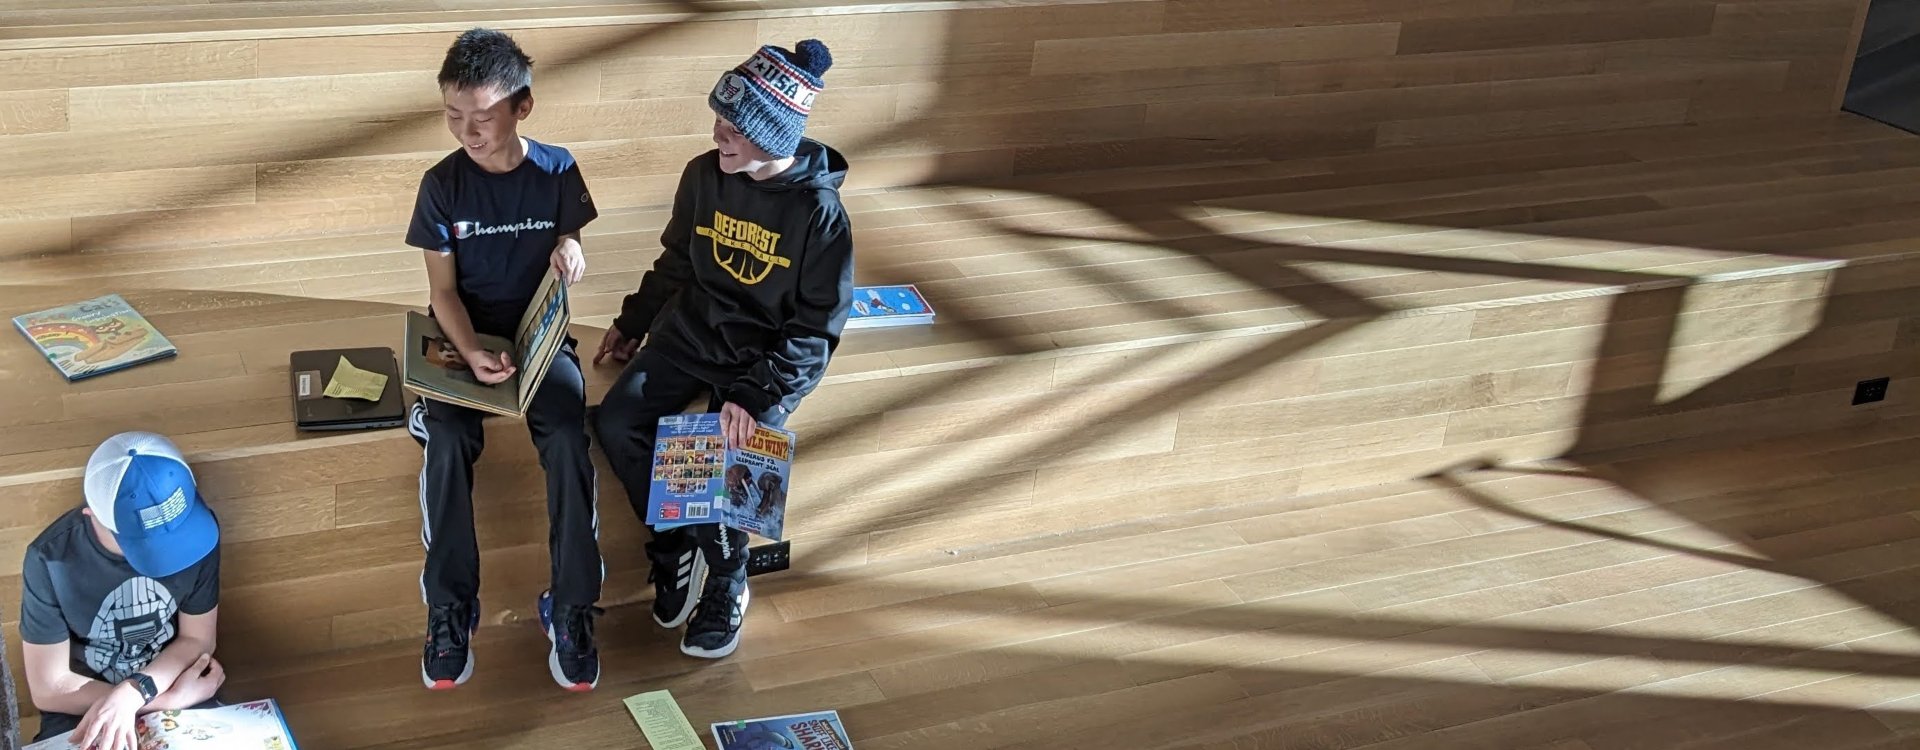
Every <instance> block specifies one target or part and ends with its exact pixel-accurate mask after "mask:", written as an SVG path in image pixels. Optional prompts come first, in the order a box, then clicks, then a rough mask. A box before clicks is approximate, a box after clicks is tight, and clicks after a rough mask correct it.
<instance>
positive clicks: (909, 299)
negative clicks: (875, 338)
mask: <svg viewBox="0 0 1920 750" xmlns="http://www.w3.org/2000/svg"><path fill="white" fill-rule="evenodd" d="M932 322H933V306H932V305H929V304H927V298H926V297H925V296H924V295H922V294H920V288H919V287H916V286H914V285H912V284H907V285H905V286H862V287H854V289H853V310H851V311H849V312H848V313H847V328H849V329H852V328H890V327H893V326H911V325H921V324H925V323H932Z"/></svg>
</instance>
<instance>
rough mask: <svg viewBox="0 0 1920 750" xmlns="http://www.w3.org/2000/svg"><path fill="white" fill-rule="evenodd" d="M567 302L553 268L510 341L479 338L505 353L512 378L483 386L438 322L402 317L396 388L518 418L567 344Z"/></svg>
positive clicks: (569, 314) (488, 347)
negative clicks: (404, 328) (403, 333)
mask: <svg viewBox="0 0 1920 750" xmlns="http://www.w3.org/2000/svg"><path fill="white" fill-rule="evenodd" d="M572 316H573V313H572V310H571V308H569V307H568V304H567V286H566V285H565V284H562V283H560V278H559V277H558V276H556V275H554V273H553V270H552V269H548V270H547V275H546V278H544V279H542V280H541V281H540V288H539V289H537V290H535V291H534V294H533V303H532V304H530V305H528V306H527V310H526V312H524V313H522V314H521V315H520V325H519V326H518V327H517V328H515V329H514V330H515V331H516V332H517V333H516V334H515V335H514V337H513V340H512V341H508V340H506V339H504V338H501V337H499V336H488V335H485V334H479V335H477V336H476V337H477V338H478V339H479V340H480V346H482V347H484V348H485V349H486V350H487V351H491V352H506V353H507V355H508V357H509V358H510V359H511V360H512V362H513V367H514V373H513V377H510V378H507V379H506V380H504V381H502V382H499V383H494V384H493V385H486V384H483V383H481V382H480V380H479V379H478V378H475V377H474V375H473V371H472V370H471V369H469V368H468V367H467V361H466V359H465V358H463V357H461V356H460V350H459V349H458V348H456V347H454V345H453V341H452V340H451V339H448V338H447V336H446V334H445V333H442V332H441V330H440V324H439V323H436V322H434V320H433V318H430V317H428V316H425V315H421V314H420V313H417V312H409V313H407V338H406V340H405V341H404V342H403V343H402V346H403V347H404V348H405V351H404V352H403V356H402V358H401V360H400V361H401V384H402V385H404V386H406V389H407V390H409V391H412V392H414V393H416V394H419V395H420V396H421V397H422V398H430V399H434V400H436V401H445V402H447V403H450V404H459V405H461V406H465V407H469V408H473V409H479V410H480V411H484V412H490V413H493V414H499V415H501V416H507V417H522V416H525V415H526V413H527V406H528V405H530V404H532V403H533V394H534V393H535V392H537V391H538V390H539V389H540V382H541V381H542V380H545V379H546V377H547V368H548V367H549V366H550V365H552V364H553V358H554V357H555V356H557V355H558V354H559V353H560V348H561V347H562V346H564V345H565V344H566V341H567V324H568V323H570V322H571V321H572Z"/></svg>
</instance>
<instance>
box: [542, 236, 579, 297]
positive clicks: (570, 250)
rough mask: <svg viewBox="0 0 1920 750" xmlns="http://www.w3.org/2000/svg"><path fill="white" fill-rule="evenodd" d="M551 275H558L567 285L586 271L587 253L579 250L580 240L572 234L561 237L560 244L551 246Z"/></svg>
mask: <svg viewBox="0 0 1920 750" xmlns="http://www.w3.org/2000/svg"><path fill="white" fill-rule="evenodd" d="M551 260H552V262H553V275H555V276H558V277H560V280H561V281H563V282H566V284H567V286H573V284H574V282H576V281H579V280H580V277H581V276H583V275H586V273H587V255H586V253H584V252H582V251H581V250H580V241H579V240H576V239H574V238H573V237H572V236H567V237H561V238H560V244H558V245H555V246H554V247H553V257H552V258H551Z"/></svg>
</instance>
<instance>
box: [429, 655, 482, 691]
mask: <svg viewBox="0 0 1920 750" xmlns="http://www.w3.org/2000/svg"><path fill="white" fill-rule="evenodd" d="M472 677H473V649H467V668H466V669H463V670H461V671H460V676H459V677H455V678H453V679H451V680H436V679H433V678H432V677H428V676H427V665H426V663H425V662H421V664H420V681H421V682H423V683H426V686H427V689H428V690H452V689H454V688H457V687H459V686H461V685H465V684H467V680H469V679H471V678H472Z"/></svg>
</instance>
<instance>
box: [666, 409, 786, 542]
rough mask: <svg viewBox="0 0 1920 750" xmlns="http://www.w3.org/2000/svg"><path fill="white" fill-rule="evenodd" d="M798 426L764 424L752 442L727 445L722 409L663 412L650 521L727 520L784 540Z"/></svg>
mask: <svg viewBox="0 0 1920 750" xmlns="http://www.w3.org/2000/svg"><path fill="white" fill-rule="evenodd" d="M793 447H794V434H793V432H791V431H789V430H785V429H781V428H778V427H769V426H767V425H764V424H761V425H756V426H755V427H754V432H753V438H752V439H751V440H748V441H747V444H746V445H741V446H728V445H727V444H726V439H725V438H724V437H723V436H722V434H721V432H720V415H719V414H715V413H705V414H669V415H667V416H664V417H661V418H660V425H659V431H658V432H657V433H656V437H655V440H654V450H653V485H652V487H651V488H649V490H648V495H647V523H648V524H651V525H654V526H657V527H660V528H675V527H679V526H690V525H693V524H701V523H720V524H725V525H727V526H730V527H732V528H735V529H739V530H741V531H744V532H747V533H749V534H758V535H760V536H763V537H766V538H768V539H772V540H775V541H779V540H780V538H781V535H782V534H783V533H785V527H786V515H787V487H788V481H787V480H788V479H789V478H790V476H791V474H792V470H793Z"/></svg>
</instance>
